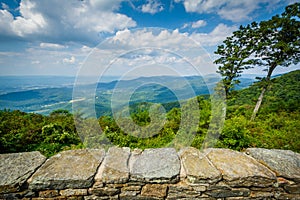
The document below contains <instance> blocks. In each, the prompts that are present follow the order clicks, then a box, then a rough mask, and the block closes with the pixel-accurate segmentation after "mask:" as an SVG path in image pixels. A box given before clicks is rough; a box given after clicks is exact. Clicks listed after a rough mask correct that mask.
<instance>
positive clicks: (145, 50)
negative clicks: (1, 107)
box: [0, 0, 300, 76]
mask: <svg viewBox="0 0 300 200" xmlns="http://www.w3.org/2000/svg"><path fill="white" fill-rule="evenodd" d="M0 2H1V5H0V44H1V45H0V75H59V76H74V75H76V74H78V73H79V71H80V70H81V71H84V70H85V71H86V72H87V73H86V75H95V74H98V75H99V71H102V72H104V71H105V73H107V75H123V74H126V73H129V72H130V73H131V74H134V73H133V72H134V70H136V75H137V73H141V72H143V71H144V72H146V71H147V72H149V74H151V73H152V75H165V74H170V70H169V69H171V68H174V70H177V71H176V72H177V74H181V75H197V74H199V73H201V74H210V73H215V71H216V66H214V65H213V64H212V61H213V60H214V59H216V58H217V57H216V55H214V53H213V52H214V51H215V50H216V48H217V46H218V45H220V44H221V43H222V41H223V40H224V39H225V38H226V37H227V36H229V35H230V34H231V33H232V32H233V31H235V30H237V29H238V27H239V26H240V25H246V24H248V23H251V22H252V21H261V20H267V19H270V18H271V17H272V16H273V15H275V14H281V13H282V12H283V11H284V8H285V6H287V5H289V4H291V3H294V2H296V1H295V0H47V1H40V0H1V1H0ZM120 55H122V56H120ZM114 58H118V59H115V62H114V63H113V64H112V65H111V66H110V67H107V65H109V63H110V62H111V61H112V60H114ZM191 65H193V66H196V68H197V70H198V71H197V70H196V71H195V70H193V69H192V67H190V69H188V68H189V66H191ZM90 66H93V67H90ZM98 66H101V67H102V68H101V67H100V68H101V69H99V67H98ZM159 66H161V69H160V70H159V69H158V68H159ZM97 67H98V68H97ZM83 68H85V69H83ZM180 68H182V70H180ZM299 68H300V67H299V65H298V66H292V67H290V68H289V69H286V68H278V69H277V71H275V73H282V72H285V71H288V70H294V69H299ZM247 73H262V72H261V69H260V68H256V69H254V70H251V71H248V72H247Z"/></svg>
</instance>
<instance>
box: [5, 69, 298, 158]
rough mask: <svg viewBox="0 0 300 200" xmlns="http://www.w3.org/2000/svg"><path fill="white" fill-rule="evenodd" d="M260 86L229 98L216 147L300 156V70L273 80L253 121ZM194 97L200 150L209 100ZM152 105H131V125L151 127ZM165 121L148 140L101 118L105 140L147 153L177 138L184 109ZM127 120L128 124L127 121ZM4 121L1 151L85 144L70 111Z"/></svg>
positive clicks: (10, 113) (11, 113)
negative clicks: (287, 151) (273, 150)
mask: <svg viewBox="0 0 300 200" xmlns="http://www.w3.org/2000/svg"><path fill="white" fill-rule="evenodd" d="M260 88H261V82H257V83H255V84H253V85H252V86H250V87H249V88H246V89H243V90H239V91H235V93H234V94H232V96H231V97H230V99H228V102H227V113H226V120H225V126H224V128H223V130H222V132H221V134H220V137H219V139H218V141H217V143H216V145H215V147H222V148H230V149H236V150H240V151H241V150H243V149H245V148H248V147H263V148H276V149H290V150H293V151H295V152H300V131H299V130H300V124H299V121H300V109H299V108H300V70H297V71H293V72H290V73H287V74H284V75H282V76H279V77H276V78H273V79H271V87H269V88H268V91H267V92H266V95H265V98H264V101H263V104H262V106H261V108H260V110H259V113H258V115H257V117H256V118H255V120H250V118H251V114H252V109H253V108H254V105H255V102H256V100H257V96H259V93H260ZM196 99H197V102H198V103H199V107H200V112H199V113H197V114H198V115H199V116H200V121H199V125H198V127H197V132H196V133H195V137H194V139H193V142H192V144H191V146H193V147H196V148H201V145H202V143H203V139H204V138H205V135H206V134H207V130H208V125H209V123H210V119H211V102H210V99H209V98H208V97H207V96H197V97H196ZM189 102H194V101H192V99H190V100H187V101H186V103H185V104H184V106H189ZM170 105H177V104H172V103H170ZM149 107H150V104H149V103H139V104H135V105H132V107H131V108H132V109H131V112H130V113H131V117H132V119H133V121H135V122H136V123H137V124H139V125H140V126H146V125H147V124H149V123H150V118H149V109H148V108H149ZM166 119H167V120H166V123H165V124H164V126H163V128H162V129H161V130H160V131H159V133H158V134H156V135H154V136H152V137H149V138H140V137H134V136H132V135H131V134H126V133H124V132H123V131H122V130H120V128H119V127H118V125H117V124H116V123H115V121H114V119H113V117H111V116H102V117H100V118H99V119H98V123H99V125H100V126H101V127H102V130H103V133H104V135H105V137H107V138H108V139H109V140H110V141H111V142H112V143H113V144H114V145H118V146H128V147H130V148H133V149H134V148H141V149H145V148H158V147H164V146H167V145H168V144H169V143H170V142H171V141H172V140H173V139H174V136H175V135H176V134H177V131H178V129H179V126H180V120H181V109H180V108H179V107H178V106H175V107H173V108H171V109H170V111H168V112H167V114H166ZM183 119H184V118H183ZM80 120H89V119H83V118H82V119H80ZM123 120H124V123H126V119H123ZM0 121H1V124H0V151H1V153H8V152H24V151H34V150H38V151H40V152H42V153H43V154H44V155H46V156H51V155H54V154H56V153H58V152H60V151H62V150H67V149H76V148H84V147H86V146H87V145H86V144H85V142H82V141H85V140H82V138H80V137H79V136H78V134H77V132H76V126H75V123H74V116H73V114H71V113H69V112H68V111H66V110H56V111H53V112H52V113H51V114H50V115H47V116H45V115H40V114H34V113H25V112H21V111H18V110H2V111H0ZM87 134H88V133H87ZM86 137H88V135H86ZM99 137H102V136H100V135H99ZM94 140H95V142H96V141H97V139H95V138H94Z"/></svg>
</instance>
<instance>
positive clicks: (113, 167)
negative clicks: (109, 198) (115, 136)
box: [95, 147, 130, 183]
mask: <svg viewBox="0 0 300 200" xmlns="http://www.w3.org/2000/svg"><path fill="white" fill-rule="evenodd" d="M129 156H130V148H118V147H111V148H110V149H109V150H108V152H107V155H106V157H105V159H104V161H103V163H102V165H101V166H100V168H99V170H98V172H97V174H96V176H95V180H96V181H101V182H103V183H125V182H127V181H128V179H129V167H128V160H129Z"/></svg>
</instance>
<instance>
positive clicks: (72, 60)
mask: <svg viewBox="0 0 300 200" xmlns="http://www.w3.org/2000/svg"><path fill="white" fill-rule="evenodd" d="M75 61H76V59H75V57H74V56H71V57H70V58H64V59H63V63H66V64H74V63H75Z"/></svg>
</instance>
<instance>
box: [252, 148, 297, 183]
mask: <svg viewBox="0 0 300 200" xmlns="http://www.w3.org/2000/svg"><path fill="white" fill-rule="evenodd" d="M246 153H247V154H249V155H251V156H252V157H253V158H255V159H257V160H258V161H259V162H261V163H263V164H265V165H267V166H268V167H269V168H270V169H271V170H272V171H274V172H275V173H276V174H277V176H281V177H285V178H287V179H292V180H294V181H296V182H300V154H299V153H295V152H292V151H289V150H279V149H261V148H249V149H247V151H246Z"/></svg>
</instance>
